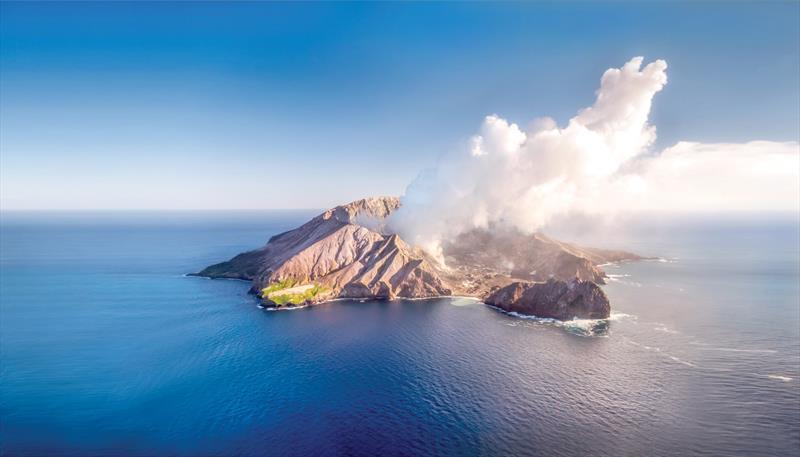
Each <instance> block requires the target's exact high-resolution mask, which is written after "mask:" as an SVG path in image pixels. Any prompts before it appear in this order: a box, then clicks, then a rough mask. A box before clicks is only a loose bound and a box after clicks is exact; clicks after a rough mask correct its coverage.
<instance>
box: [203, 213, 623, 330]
mask: <svg viewBox="0 0 800 457" xmlns="http://www.w3.org/2000/svg"><path fill="white" fill-rule="evenodd" d="M399 206H400V201H399V199H397V198H394V197H379V198H367V199H363V200H358V201H355V202H352V203H349V204H347V205H342V206H337V207H335V208H332V209H330V210H328V211H325V212H324V213H322V214H320V215H318V216H316V217H315V218H313V219H312V220H310V221H309V222H307V223H305V224H303V225H302V226H300V227H298V228H296V229H294V230H290V231H288V232H285V233H282V234H280V235H276V236H274V237H272V238H271V239H270V240H269V242H268V243H267V244H266V245H265V246H263V247H261V248H259V249H257V250H254V251H250V252H245V253H243V254H239V255H237V256H236V257H234V258H232V259H231V260H229V261H227V262H222V263H219V264H216V265H212V266H210V267H207V268H206V269H204V270H203V271H201V272H199V273H197V275H199V276H205V277H209V278H236V279H245V280H251V281H252V288H251V291H252V292H253V293H255V294H257V295H259V296H260V297H261V298H262V299H263V300H264V302H265V304H266V305H268V306H289V305H302V304H312V303H316V302H320V301H325V300H330V299H332V298H386V299H391V298H395V297H405V298H423V297H434V296H442V295H452V294H459V295H470V296H475V297H480V298H483V297H487V296H489V295H490V293H491V292H493V291H495V290H497V289H498V288H501V287H505V286H508V285H509V284H510V283H520V284H521V283H522V282H526V281H534V282H535V281H545V280H549V279H551V278H552V279H556V280H560V281H561V282H562V283H563V281H568V280H572V279H577V280H580V281H579V282H578V284H583V283H584V282H590V283H593V282H602V281H603V277H604V276H605V273H603V271H602V270H601V269H600V268H599V267H598V266H597V265H598V264H602V263H606V262H609V261H618V260H626V259H634V258H637V257H636V256H634V255H633V254H629V253H625V252H620V251H604V250H598V249H587V248H580V247H577V246H574V245H571V244H567V243H562V242H559V241H556V240H553V239H550V238H547V237H545V236H544V235H540V234H534V235H524V234H521V233H518V232H508V231H501V230H493V231H487V230H474V231H471V232H468V233H465V234H462V235H461V236H459V237H457V238H456V239H455V240H451V241H450V242H448V243H446V244H445V245H444V246H443V252H444V256H445V263H446V265H442V264H440V263H439V262H437V261H436V260H434V259H433V258H432V257H430V256H429V255H428V254H427V253H425V252H424V251H422V250H421V249H418V248H415V247H413V246H409V245H408V244H407V243H406V242H405V241H403V240H402V239H401V238H400V237H399V236H398V235H396V234H392V233H385V229H384V228H383V224H382V221H383V220H384V219H385V218H386V216H388V215H389V214H390V213H391V212H392V211H394V210H395V209H397V208H398V207H399ZM555 282H558V281H555ZM573 283H574V281H573ZM564 284H566V283H564ZM571 284H572V283H571ZM592 285H594V284H592ZM519 287H522V286H519ZM586 287H590V286H586ZM595 287H596V286H595ZM501 290H503V289H501ZM598 290H599V289H598ZM497 293H498V292H495V293H494V294H492V295H496V294H497ZM601 293H602V291H601ZM548 296H549V295H548ZM576 309H577V308H576ZM581 317H583V316H581Z"/></svg>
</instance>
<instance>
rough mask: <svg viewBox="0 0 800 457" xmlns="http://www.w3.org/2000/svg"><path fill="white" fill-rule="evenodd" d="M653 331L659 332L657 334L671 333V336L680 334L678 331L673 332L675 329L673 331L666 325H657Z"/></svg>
mask: <svg viewBox="0 0 800 457" xmlns="http://www.w3.org/2000/svg"><path fill="white" fill-rule="evenodd" d="M653 330H655V331H657V332H664V333H669V334H671V335H675V334H677V333H680V332H679V331H677V330H673V329H671V328H669V327H667V326H666V325H664V324H657V325H656V326H655V327H653Z"/></svg>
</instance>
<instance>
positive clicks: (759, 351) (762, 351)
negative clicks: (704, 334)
mask: <svg viewBox="0 0 800 457" xmlns="http://www.w3.org/2000/svg"><path fill="white" fill-rule="evenodd" d="M703 350H705V351H723V352H749V353H753V354H775V353H777V352H778V351H776V350H774V349H736V348H703Z"/></svg>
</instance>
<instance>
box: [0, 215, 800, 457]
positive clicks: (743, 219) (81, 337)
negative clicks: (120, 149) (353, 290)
mask: <svg viewBox="0 0 800 457" xmlns="http://www.w3.org/2000/svg"><path fill="white" fill-rule="evenodd" d="M313 215H314V212H310V211H269V212H205V213H203V212H199V213H193V212H175V213H170V212H155V213H152V212H141V213H139V212H107V213H91V212H90V213H3V214H2V216H1V217H0V454H2V455H13V456H48V455H102V456H167V455H187V456H209V455H225V456H229V455H244V456H248V455H278V456H284V455H285V456H289V455H297V456H310V455H316V456H328V455H351V456H360V455H363V456H375V455H386V456H392V455H406V456H438V455H441V456H450V455H459V456H461V455H486V456H498V455H532V456H536V455H542V456H559V455H608V456H623V455H632V456H639V455H651V456H691V455H715V456H733V455H747V456H759V455H765V456H766V455H793V454H794V455H796V454H797V453H800V226H799V225H798V220H797V217H796V215H795V216H775V217H771V216H770V217H766V216H765V217H758V218H756V217H750V216H743V215H742V216H726V217H719V218H702V219H701V218H691V217H686V218H675V219H674V220H665V219H663V218H662V219H653V220H646V221H644V222H642V223H640V224H638V225H636V224H631V225H630V226H628V227H627V228H626V230H625V231H624V233H623V232H618V233H617V235H618V236H616V237H614V234H613V233H611V234H608V233H606V234H604V235H603V237H599V235H598V236H597V237H596V238H598V240H596V241H602V242H604V243H605V244H606V246H607V247H623V248H626V249H628V250H631V251H634V252H637V253H640V254H643V255H647V256H652V257H653V259H652V260H648V261H642V262H632V263H624V264H620V265H609V266H606V267H605V268H606V270H607V272H608V273H609V275H610V280H609V283H608V284H607V285H606V286H604V290H605V291H606V293H607V294H608V296H609V298H610V299H611V303H612V309H613V315H612V318H611V319H610V320H609V321H607V322H588V321H577V322H570V323H566V324H558V323H555V322H547V321H539V320H535V319H529V318H523V317H516V316H510V315H508V314H504V313H502V312H500V311H498V310H496V309H493V308H491V307H488V306H486V305H483V304H481V303H478V302H476V301H471V300H466V299H449V298H448V299H445V298H442V299H433V300H417V301H402V300H398V301H391V302H376V301H365V302H359V301H337V302H333V303H328V304H323V305H320V306H317V307H313V308H304V309H299V310H294V311H277V312H276V311H267V310H263V309H260V308H258V306H257V301H256V299H255V298H254V297H253V296H250V295H248V294H247V290H248V284H247V283H246V282H242V281H230V280H208V279H203V278H197V277H187V276H185V274H186V273H190V272H196V271H199V270H200V269H201V268H203V267H205V266H206V265H209V264H211V263H215V262H218V261H220V260H224V259H227V258H229V257H231V256H232V255H234V254H236V253H238V252H241V251H244V250H247V249H251V248H255V247H258V246H260V245H262V244H264V243H265V242H266V240H267V239H268V238H269V236H271V235H274V234H276V233H279V232H281V231H284V230H288V229H291V228H293V227H295V226H297V225H299V224H300V223H302V222H304V221H305V220H307V219H308V218H309V217H311V216H313ZM598 232H599V231H598ZM589 238H591V237H589ZM600 238H602V239H600ZM597 247H603V246H602V245H597Z"/></svg>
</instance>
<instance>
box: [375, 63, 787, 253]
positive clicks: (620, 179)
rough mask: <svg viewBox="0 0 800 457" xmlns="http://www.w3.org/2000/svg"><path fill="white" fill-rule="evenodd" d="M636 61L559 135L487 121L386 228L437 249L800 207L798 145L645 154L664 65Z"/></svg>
mask: <svg viewBox="0 0 800 457" xmlns="http://www.w3.org/2000/svg"><path fill="white" fill-rule="evenodd" d="M642 64H643V58H642V57H635V58H633V59H631V60H630V61H629V62H627V63H626V64H625V65H623V66H622V68H619V69H617V68H612V69H609V70H607V71H606V72H605V73H604V74H603V77H602V79H601V80H600V88H599V89H598V90H597V98H596V100H595V102H594V104H593V105H592V106H590V107H588V108H584V109H582V110H580V111H579V112H578V114H577V115H576V116H575V117H573V118H572V119H570V121H569V123H568V124H567V126H566V127H563V128H560V127H558V126H557V125H556V122H555V121H554V120H553V119H551V118H541V119H536V120H534V121H533V122H531V123H530V125H529V126H528V128H527V129H525V130H523V129H522V128H520V127H519V126H518V125H517V124H514V123H510V122H508V121H507V120H505V119H503V118H501V117H499V116H497V115H491V116H487V117H486V118H485V119H484V122H483V125H482V126H481V130H480V133H479V134H477V135H475V136H473V137H472V138H471V140H470V143H469V146H468V147H467V148H465V150H461V151H457V152H456V153H453V154H449V155H445V156H444V157H442V159H441V161H440V163H439V164H438V166H437V168H435V169H433V170H427V171H424V172H422V173H421V174H420V175H419V176H418V177H417V178H416V179H415V180H414V181H413V182H412V183H411V184H410V185H409V186H408V188H407V189H406V192H405V195H404V196H403V197H402V206H401V208H400V209H399V210H398V211H396V212H395V213H393V214H392V216H391V217H390V219H389V226H390V228H391V230H392V231H394V232H396V233H399V234H400V235H401V236H402V237H403V238H404V239H405V240H407V241H409V242H411V243H412V244H416V245H418V246H422V247H423V248H425V249H426V250H428V251H429V252H431V253H432V254H440V252H441V251H440V250H441V243H442V241H443V240H447V239H451V238H452V237H454V236H456V235H458V234H460V233H463V232H465V231H468V230H470V229H473V228H491V227H495V226H506V227H513V228H516V229H519V230H521V231H523V232H526V233H530V232H533V231H535V230H537V229H540V228H541V227H542V226H544V225H545V224H547V223H548V222H549V221H550V220H551V219H553V218H554V217H559V216H565V215H569V214H573V213H584V214H587V213H588V214H598V213H601V214H610V213H613V212H615V211H619V210H660V209H668V210H681V211H692V210H730V209H757V208H763V209H793V210H798V205H800V203H798V199H799V198H800V196H798V193H800V190H799V189H800V187H799V186H800V181H799V180H800V178H798V175H800V159H799V158H800V148H799V147H798V143H797V142H788V143H776V142H769V141H758V142H750V143H745V144H699V143H688V142H680V143H678V144H677V145H675V146H672V147H670V148H667V149H665V150H664V151H662V152H661V153H659V154H652V153H651V152H650V151H648V148H649V147H650V146H651V145H652V144H653V141H654V140H655V138H656V129H655V127H654V126H651V125H649V124H648V115H649V113H650V107H651V104H652V101H653V97H654V96H655V94H656V93H657V92H659V91H660V90H661V89H662V88H663V87H664V85H665V84H666V83H667V74H666V70H667V63H666V62H664V61H663V60H656V61H654V62H652V63H649V64H647V65H645V66H644V67H642Z"/></svg>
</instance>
